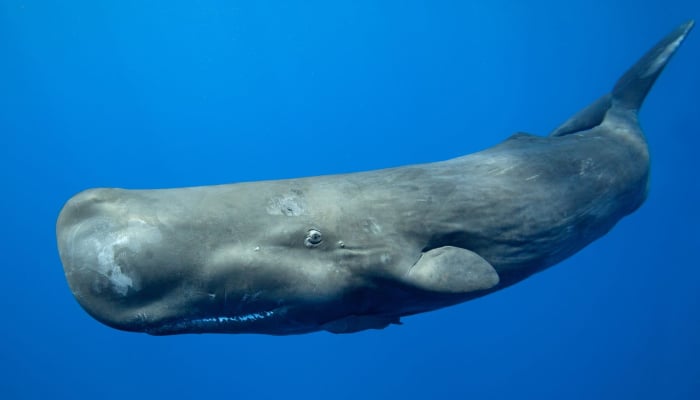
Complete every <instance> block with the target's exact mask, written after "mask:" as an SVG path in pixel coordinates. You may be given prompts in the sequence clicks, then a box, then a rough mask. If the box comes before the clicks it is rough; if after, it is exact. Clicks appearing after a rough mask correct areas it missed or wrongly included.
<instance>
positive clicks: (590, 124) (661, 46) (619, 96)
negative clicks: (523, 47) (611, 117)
mask: <svg viewBox="0 0 700 400" xmlns="http://www.w3.org/2000/svg"><path fill="white" fill-rule="evenodd" d="M693 25H695V22H694V21H693V20H690V21H688V22H685V23H684V24H681V25H680V26H678V27H677V28H676V29H675V30H673V32H671V33H669V34H668V35H666V37H664V38H663V39H661V41H659V42H658V43H657V44H656V45H655V46H654V47H652V48H651V49H650V50H649V51H648V52H647V53H646V54H644V56H642V58H640V59H639V61H637V62H636V63H635V64H634V65H633V66H632V68H630V69H629V70H627V72H626V73H625V74H624V75H622V77H621V78H620V79H619V80H618V81H617V83H616V84H615V87H614V88H613V90H612V91H611V92H610V93H608V94H606V95H605V96H603V97H601V98H599V99H598V100H596V101H594V102H593V103H592V104H590V105H589V106H588V107H586V108H584V109H583V110H581V111H579V112H578V113H576V114H575V115H574V116H573V117H571V118H569V120H567V121H566V122H564V123H563V124H561V125H560V126H559V127H557V128H556V129H555V130H554V131H553V132H552V133H550V134H549V136H564V135H569V134H572V133H576V132H581V131H585V130H588V129H591V128H594V127H596V126H598V125H600V124H601V123H602V122H603V120H604V119H605V117H606V115H607V114H608V112H609V111H611V110H615V111H621V112H625V113H630V112H631V113H632V115H633V116H634V117H635V118H636V114H637V112H638V111H639V109H640V108H641V106H642V104H643V103H644V99H645V98H646V96H647V93H649V90H651V87H652V86H653V85H654V82H655V81H656V78H658V77H659V75H661V72H662V71H663V70H664V67H666V64H668V61H669V60H670V59H671V56H672V55H673V54H674V53H675V52H676V50H677V49H678V47H679V46H680V44H681V43H682V42H683V40H684V39H685V38H686V36H687V35H688V33H689V32H690V30H691V29H692V28H693Z"/></svg>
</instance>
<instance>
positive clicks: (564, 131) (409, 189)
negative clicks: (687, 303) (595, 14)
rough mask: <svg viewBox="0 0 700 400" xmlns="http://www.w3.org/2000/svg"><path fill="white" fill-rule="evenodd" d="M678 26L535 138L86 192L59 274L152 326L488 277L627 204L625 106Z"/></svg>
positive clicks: (376, 300)
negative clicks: (328, 166)
mask: <svg viewBox="0 0 700 400" xmlns="http://www.w3.org/2000/svg"><path fill="white" fill-rule="evenodd" d="M691 27H692V22H688V23H686V24H684V25H682V26H680V27H679V28H677V29H676V30H675V31H674V32H672V33H671V34H670V35H669V36H667V37H666V38H665V39H663V40H662V41H661V42H660V43H659V44H658V45H657V46H656V47H654V48H653V49H652V50H651V51H650V52H649V53H647V55H645V56H644V57H643V58H642V59H641V60H640V61H639V62H638V63H637V64H635V66H633V67H632V69H630V70H629V71H628V72H627V74H625V75H624V76H623V77H622V78H621V79H620V81H618V83H617V85H616V86H615V88H614V89H613V91H612V92H611V93H610V94H608V95H605V96H603V97H602V98H601V99H600V100H598V101H596V102H594V103H593V104H592V105H591V106H589V107H587V108H586V109H584V110H582V111H581V112H579V113H578V114H576V115H575V116H574V117H572V118H571V119H570V120H569V121H567V122H566V123H564V124H563V125H562V126H560V127H559V128H557V129H556V130H555V131H554V132H553V133H552V134H551V135H550V136H548V137H538V136H532V135H528V134H516V135H514V136H512V137H510V138H509V139H508V140H506V141H505V142H503V143H501V144H498V145H496V146H494V147H492V148H489V149H487V150H484V151H481V152H479V153H476V154H471V155H467V156H464V157H459V158H456V159H453V160H448V161H444V162H437V163H432V164H424V165H415V166H407V167H401V168H393V169H386V170H380V171H370V172H363V173H355V174H347V175H335V176H320V177H312V178H304V179H290V180H282V181H267V182H255V183H240V184H231V185H221V186H211V187H194V188H184V189H165V190H123V189H92V190H87V191H84V192H82V193H80V194H78V195H76V196H75V197H73V198H72V199H70V200H69V201H68V203H67V204H66V205H65V207H64V208H63V210H62V211H61V214H60V216H59V218H58V223H57V237H58V247H59V252H60V255H61V260H62V262H63V265H64V269H65V273H66V277H67V279H68V283H69V285H70V288H71V290H72V291H73V294H74V295H75V297H76V298H77V299H78V301H79V302H80V304H81V305H82V306H83V307H84V308H85V310H87V312H88V313H90V314H91V315H92V316H93V317H95V318H96V319H98V320H99V321H101V322H103V323H105V324H107V325H109V326H112V327H115V328H118V329H123V330H128V331H143V332H148V333H151V334H156V335H166V334H177V333H202V332H225V333H238V332H251V333H268V334H277V335H285V334H294V333H305V332H312V331H317V330H328V331H331V332H336V333H345V332H355V331H359V330H363V329H370V328H384V327H386V326H387V325H389V324H391V323H399V318H400V317H402V316H406V315H411V314H415V313H420V312H425V311H430V310H435V309H438V308H441V307H445V306H449V305H453V304H457V303H461V302H464V301H466V300H470V299H473V298H476V297H479V296H483V295H485V294H488V293H491V292H494V291H496V290H500V289H503V288H505V287H507V286H510V285H512V284H514V283H517V282H519V281H521V280H523V279H525V278H526V277H528V276H530V275H532V274H534V273H536V272H538V271H541V270H543V269H545V268H547V267H549V266H551V265H554V264H556V263H558V262H559V261H561V260H563V259H565V258H567V257H569V256H571V255H572V254H574V253H575V252H577V251H578V250H580V249H582V248H583V247H584V246H586V245H587V244H589V243H590V242H592V241H593V240H595V239H597V238H599V237H601V236H602V235H604V234H605V233H606V232H608V231H609V230H610V229H611V228H612V227H613V226H614V225H615V224H616V223H617V222H618V221H619V220H620V219H621V218H622V217H623V216H625V215H627V214H629V213H631V212H633V211H634V210H636V209H637V208H638V207H639V206H640V205H641V204H642V202H643V201H644V199H645V197H646V195H647V185H648V180H649V154H648V151H647V145H646V141H645V139H644V136H643V134H642V131H641V129H640V127H639V125H638V123H637V112H638V110H639V107H640V106H641V104H642V101H643V100H644V97H645V96H646V94H647V92H648V90H649V89H650V88H651V86H652V85H653V83H654V81H655V80H656V78H657V76H658V75H659V73H660V72H661V70H662V69H663V68H664V66H665V65H666V62H667V61H668V59H669V58H670V56H671V55H672V54H673V52H674V51H675V50H676V48H677V47H678V45H679V44H680V42H681V41H682V40H683V38H684V37H685V35H686V34H687V33H688V32H689V30H690V29H691Z"/></svg>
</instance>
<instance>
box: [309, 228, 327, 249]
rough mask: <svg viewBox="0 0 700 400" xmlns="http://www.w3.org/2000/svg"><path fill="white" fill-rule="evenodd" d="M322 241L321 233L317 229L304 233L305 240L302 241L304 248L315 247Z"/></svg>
mask: <svg viewBox="0 0 700 400" xmlns="http://www.w3.org/2000/svg"><path fill="white" fill-rule="evenodd" d="M322 241H323V236H322V235H321V231H319V230H317V229H309V231H308V232H307V233H306V239H304V245H305V246H306V247H309V248H310V247H316V246H318V245H319V244H321V242H322Z"/></svg>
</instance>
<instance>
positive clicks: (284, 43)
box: [0, 0, 700, 399]
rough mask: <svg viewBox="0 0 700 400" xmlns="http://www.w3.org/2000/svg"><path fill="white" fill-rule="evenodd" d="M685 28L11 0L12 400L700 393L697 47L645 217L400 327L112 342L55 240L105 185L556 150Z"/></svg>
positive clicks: (331, 6) (6, 14) (689, 8)
mask: <svg viewBox="0 0 700 400" xmlns="http://www.w3.org/2000/svg"><path fill="white" fill-rule="evenodd" d="M195 3H196V4H195ZM295 3H303V5H297V4H295ZM486 4H488V5H486ZM693 17H694V18H700V2H698V1H697V0H692V1H682V0H667V1H646V2H644V1H642V2H640V1H638V0H637V1H616V2H612V1H607V0H581V1H579V0H574V1H527V2H517V1H502V0H501V1H498V0H497V1H489V2H471V1H359V0H343V1H321V0H319V1H305V2H292V1H261V0H256V1H223V0H222V1H200V2H191V1H188V2H184V1H182V2H181V1H147V0H127V1H125V0H120V1H104V2H100V1H69V2H67V1H48V0H44V1H20V0H2V1H0V135H1V137H0V138H1V139H2V141H1V144H0V174H1V176H0V177H1V178H2V183H3V184H2V191H3V192H2V196H0V210H2V214H1V218H2V223H1V224H0V229H1V233H2V237H1V241H0V246H1V247H0V251H1V254H2V255H3V259H2V263H0V268H2V274H1V275H0V306H1V307H2V312H3V315H2V318H1V319H0V321H1V322H0V324H1V325H0V328H1V329H0V369H1V371H0V397H2V398H39V397H42V398H67V397H70V398H73V399H98V398H99V399H125V398H129V399H133V398H146V397H150V398H163V397H165V396H168V397H174V398H228V399H237V398H260V399H265V398H274V399H279V398H301V397H303V398H311V399H313V398H332V399H359V398H363V399H373V398H401V399H417V398H446V397H448V396H449V397H450V398H470V399H471V398H523V397H536V398H540V399H563V398H568V399H591V398H610V399H619V398H635V399H642V398H646V399H662V398H663V399H698V398H700V364H699V362H698V359H699V358H700V290H699V289H700V262H698V257H697V256H698V251H699V250H700V233H698V232H699V231H698V226H700V213H699V212H698V205H700V194H699V192H700V189H699V186H700V179H699V178H698V173H699V172H700V168H698V161H699V157H698V156H697V154H698V151H699V150H698V147H699V146H700V129H699V128H698V127H699V126H700V106H699V105H700V102H699V101H698V93H700V78H699V71H700V32H694V33H693V34H691V35H690V38H689V40H688V41H687V42H686V44H685V45H684V46H683V47H682V48H681V49H680V51H679V53H678V54H677V56H676V57H675V58H674V60H673V61H672V63H671V64H670V66H669V67H668V68H667V70H666V71H665V73H664V75H663V76H662V77H661V78H660V79H659V81H658V83H657V86H656V87H655V88H654V90H653V91H652V93H651V95H650V96H649V98H648V100H647V102H646V104H645V106H644V109H643V111H642V113H641V119H642V122H643V125H644V128H645V129H646V132H647V135H648V138H649V142H650V147H651V150H652V155H653V170H652V191H651V194H650V197H649V200H648V201H647V203H646V204H645V205H644V206H643V207H642V208H641V209H640V210H639V211H638V212H637V213H635V214H634V215H632V216H630V217H628V218H626V219H625V220H624V221H622V222H621V223H620V224H619V225H618V226H617V227H616V228H615V229H614V230H613V231H612V232H611V233H610V234H608V235H607V236H606V237H604V238H602V239H601V240H599V241H598V242H596V243H594V244H593V245H591V246H589V247H588V248H586V249H585V250H584V251H582V252H580V253H579V254H577V255H576V256H574V257H572V258H571V259H569V260H567V261H565V262H563V263H561V264H560V265H558V266H556V267H555V268H552V269H550V270H548V271H546V272H544V273H541V274H539V275H536V276H535V277H533V278H531V279H529V280H527V281H525V282H523V283H521V284H519V285H517V286H515V287H512V288H509V289H507V290H505V291H503V292H499V293H496V294H494V295H491V296H488V297H485V298H482V299H479V300H476V301H474V302H471V303H467V304H463V305H460V306H456V307H452V308H449V309H445V310H441V311H437V312H433V313H429V314H424V315H419V316H415V317H410V318H406V319H405V320H404V325H403V326H400V327H397V326H392V327H390V328H388V329H386V330H384V331H369V332H363V333H358V334H353V335H332V334H329V333H317V334H310V335H303V336H293V337H267V336H255V335H220V336H217V335H190V336H179V337H150V336H147V335H141V334H133V333H125V332H119V331H116V330H112V329H109V328H107V327H105V326H103V325H101V324H99V323H97V322H95V321H94V320H92V319H91V318H90V317H89V316H88V315H87V314H86V313H85V312H83V311H82V309H81V308H80V307H79V306H78V304H77V303H76V301H75V300H74V299H73V297H72V295H71V293H70V291H69V290H68V286H67V284H66V282H65V279H64V276H63V270H62V268H61V264H60V261H59V258H58V253H57V251H56V245H55V236H54V224H55V220H56V217H57V215H58V212H59V210H60V208H61V206H62V205H63V203H64V202H65V201H66V200H67V199H68V198H69V197H70V196H72V195H73V194H75V193H76V192H78V191H80V190H83V189H86V188H89V187H96V186H113V187H126V188H154V187H171V186H188V185H206V184H215V183H227V182H235V181H248V180H259V179H276V178H286V177H297V176H306V175H318V174H327V173H339V172H349V171H361V170H367V169H374V168H382V167H389V166H396V165H402V164H407V163H418V162H428V161H437V160H443V159H447V158H450V157H454V156H458V155H462V154H466V153H469V152H473V151H476V150H479V149H482V148H484V147H487V146H489V145H492V144H495V143H497V142H499V141H500V140H502V139H504V138H505V137H507V136H509V135H510V134H511V133H513V132H515V131H527V132H533V133H540V134H545V133H547V132H549V131H550V130H551V129H552V128H554V127H555V126H556V125H557V124H559V123H561V122H562V121H564V120H565V119H566V118H568V117H569V116H570V115H571V114H572V113H574V112H575V111H577V110H579V109H580V108H581V107H583V106H584V105H586V104H587V103H588V102H590V101H591V100H593V99H595V98H597V97H598V96H599V95H601V94H603V93H605V92H606V91H607V90H608V89H609V88H610V87H611V86H612V84H613V83H614V81H615V80H616V79H617V77H618V76H619V75H620V74H621V73H622V72H624V71H625V69H626V68H627V67H628V66H630V65H631V64H632V63H633V62H634V61H635V60H636V59H637V57H639V56H640V55H641V54H642V53H643V52H644V51H645V50H646V49H647V48H648V47H650V46H651V45H652V44H653V43H654V42H656V40H658V39H659V38H660V37H661V36H663V35H664V34H666V33H667V32H668V31H670V30H671V29H672V28H673V27H674V26H676V25H677V24H679V23H681V22H683V21H685V20H687V19H689V18H693Z"/></svg>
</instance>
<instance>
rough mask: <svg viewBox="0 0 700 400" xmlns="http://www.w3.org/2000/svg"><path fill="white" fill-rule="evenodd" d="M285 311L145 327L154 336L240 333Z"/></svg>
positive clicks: (176, 321)
mask: <svg viewBox="0 0 700 400" xmlns="http://www.w3.org/2000/svg"><path fill="white" fill-rule="evenodd" d="M283 313H284V309H283V308H275V309H272V310H266V311H259V312H252V313H249V314H241V315H233V316H210V317H201V318H177V319H172V320H169V321H166V322H164V323H161V324H159V325H158V326H155V327H149V328H146V329H144V331H145V332H146V333H148V334H149V335H154V336H165V335H176V334H182V333H238V332H247V331H251V332H253V331H255V327H256V326H259V325H261V324H264V323H267V321H268V320H270V319H273V318H274V317H277V316H280V315H281V314H283Z"/></svg>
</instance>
